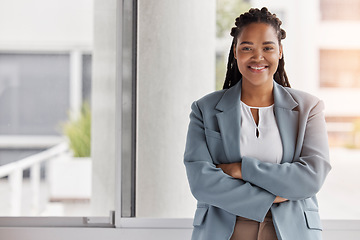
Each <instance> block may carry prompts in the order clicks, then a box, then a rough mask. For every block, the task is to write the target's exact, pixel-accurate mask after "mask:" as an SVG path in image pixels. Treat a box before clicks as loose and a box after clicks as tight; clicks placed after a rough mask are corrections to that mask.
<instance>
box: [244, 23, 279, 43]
mask: <svg viewBox="0 0 360 240" xmlns="http://www.w3.org/2000/svg"><path fill="white" fill-rule="evenodd" d="M277 39H278V38H277V34H276V30H275V28H274V27H273V26H271V25H270V24H266V23H250V24H249V25H247V26H245V27H244V28H243V29H242V31H241V32H240V34H239V36H238V40H240V41H251V42H254V41H256V40H259V41H274V42H277Z"/></svg>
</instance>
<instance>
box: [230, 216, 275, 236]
mask: <svg viewBox="0 0 360 240" xmlns="http://www.w3.org/2000/svg"><path fill="white" fill-rule="evenodd" d="M230 240H277V237H276V232H275V228H274V224H273V222H272V215H271V211H269V212H268V213H267V214H266V217H265V220H264V222H256V221H253V220H250V219H247V218H243V217H240V216H238V217H237V218H236V224H235V227H234V232H233V235H232V236H231V238H230Z"/></svg>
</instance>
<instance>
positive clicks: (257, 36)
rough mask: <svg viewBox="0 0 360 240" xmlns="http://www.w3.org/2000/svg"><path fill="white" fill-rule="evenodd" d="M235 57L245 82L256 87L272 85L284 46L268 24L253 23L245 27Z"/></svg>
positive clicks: (239, 38)
mask: <svg viewBox="0 0 360 240" xmlns="http://www.w3.org/2000/svg"><path fill="white" fill-rule="evenodd" d="M234 56H235V59H236V60H237V65H238V68H239V71H240V73H241V74H242V76H243V82H244V81H246V83H249V84H251V85H254V86H261V85H263V84H266V83H268V84H269V83H270V82H271V84H272V81H273V76H274V73H275V72H276V69H277V67H278V63H279V59H280V58H281V57H282V46H281V45H279V41H278V38H277V35H276V31H275V29H274V28H273V27H272V26H271V25H269V24H266V23H251V24H249V25H248V26H246V27H244V28H243V30H242V32H241V33H240V35H239V36H238V38H237V43H236V45H235V46H234Z"/></svg>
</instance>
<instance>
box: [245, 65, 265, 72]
mask: <svg viewBox="0 0 360 240" xmlns="http://www.w3.org/2000/svg"><path fill="white" fill-rule="evenodd" d="M248 68H249V69H250V71H252V72H254V73H261V72H264V71H266V70H267V69H268V68H269V66H267V65H250V66H248Z"/></svg>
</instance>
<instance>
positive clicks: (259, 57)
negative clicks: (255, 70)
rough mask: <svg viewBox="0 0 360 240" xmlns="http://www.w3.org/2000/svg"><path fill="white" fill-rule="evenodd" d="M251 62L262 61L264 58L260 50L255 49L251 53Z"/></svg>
mask: <svg viewBox="0 0 360 240" xmlns="http://www.w3.org/2000/svg"><path fill="white" fill-rule="evenodd" d="M251 58H252V59H253V60H257V61H259V60H263V59H264V56H263V54H262V51H261V50H260V49H256V50H254V51H253V55H252V57H251Z"/></svg>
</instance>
